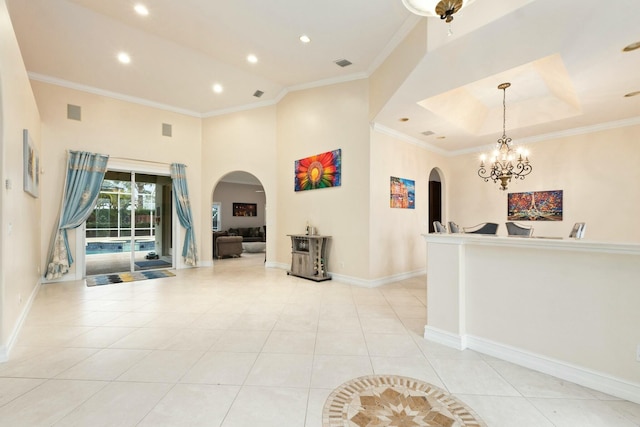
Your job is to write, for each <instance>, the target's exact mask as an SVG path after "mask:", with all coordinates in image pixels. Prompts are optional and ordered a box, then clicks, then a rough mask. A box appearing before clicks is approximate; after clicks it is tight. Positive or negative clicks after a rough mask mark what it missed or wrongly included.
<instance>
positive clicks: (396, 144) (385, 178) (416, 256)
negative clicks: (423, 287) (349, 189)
mask: <svg viewBox="0 0 640 427" xmlns="http://www.w3.org/2000/svg"><path fill="white" fill-rule="evenodd" d="M448 162H449V159H447V158H445V157H443V156H441V155H439V154H435V153H433V152H431V151H427V150H425V149H424V148H421V147H419V146H417V145H414V144H410V143H407V142H403V141H400V140H398V139H396V138H393V137H391V136H388V135H386V134H382V133H379V132H375V131H372V132H371V168H370V171H369V173H370V180H371V200H370V207H369V212H370V215H371V227H370V231H369V234H370V236H371V239H370V245H369V259H370V265H371V268H370V277H371V278H373V279H382V278H389V277H394V276H400V277H401V276H402V275H406V274H411V273H416V272H422V271H424V269H425V267H426V266H425V259H426V246H425V244H424V239H423V238H422V236H421V234H424V233H427V232H428V220H429V211H428V207H429V206H428V205H429V194H428V189H429V173H430V172H431V170H432V169H433V168H435V167H437V168H439V169H440V170H443V171H446V170H447V169H448ZM391 176H395V177H399V178H405V179H410V180H413V181H415V186H416V188H415V197H416V199H415V209H392V208H390V206H389V195H390V188H389V185H390V177H391ZM446 188H447V185H446V182H445V183H443V192H444V191H446Z"/></svg>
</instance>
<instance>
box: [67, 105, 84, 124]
mask: <svg viewBox="0 0 640 427" xmlns="http://www.w3.org/2000/svg"><path fill="white" fill-rule="evenodd" d="M67 119H69V120H77V121H82V108H80V106H79V105H71V104H67Z"/></svg>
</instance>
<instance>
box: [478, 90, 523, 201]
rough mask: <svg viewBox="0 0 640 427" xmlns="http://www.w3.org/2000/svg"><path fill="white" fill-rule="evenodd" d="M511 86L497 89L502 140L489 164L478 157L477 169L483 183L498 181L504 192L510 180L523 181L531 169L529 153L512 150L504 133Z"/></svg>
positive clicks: (509, 141) (484, 157) (509, 139)
mask: <svg viewBox="0 0 640 427" xmlns="http://www.w3.org/2000/svg"><path fill="white" fill-rule="evenodd" d="M509 86H511V83H502V84H501V85H499V86H498V89H501V90H502V91H503V93H502V138H500V139H499V140H498V143H497V144H496V149H495V150H494V151H493V154H492V156H491V162H490V163H489V164H488V165H485V164H484V161H485V160H486V156H485V155H484V154H483V155H482V156H480V169H478V176H479V177H480V178H482V179H484V182H489V180H492V181H493V182H494V183H495V182H498V180H499V181H500V189H501V190H506V189H507V185H508V184H509V182H511V178H514V179H524V177H525V176H527V175H529V174H530V173H531V170H532V169H533V168H532V167H531V165H530V164H529V157H528V156H529V153H528V152H527V151H525V150H522V149H520V148H518V150H514V149H513V147H512V143H511V138H508V137H507V132H506V130H505V129H506V117H507V104H506V96H507V88H508V87H509Z"/></svg>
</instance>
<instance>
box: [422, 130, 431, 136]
mask: <svg viewBox="0 0 640 427" xmlns="http://www.w3.org/2000/svg"><path fill="white" fill-rule="evenodd" d="M422 134H423V135H424V136H431V135H434V133H433V132H431V131H430V130H425V131H424V132H422Z"/></svg>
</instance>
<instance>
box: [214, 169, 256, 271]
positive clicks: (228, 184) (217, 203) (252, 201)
mask: <svg viewBox="0 0 640 427" xmlns="http://www.w3.org/2000/svg"><path fill="white" fill-rule="evenodd" d="M266 215H267V209H266V194H265V191H264V187H263V186H262V183H261V182H260V180H259V179H258V178H256V177H255V176H254V175H252V174H250V173H249V172H245V171H234V172H229V173H228V174H226V175H224V176H223V177H222V178H221V179H220V181H218V183H217V184H216V186H215V188H214V190H213V193H212V199H211V230H212V240H211V242H212V256H213V259H214V260H216V259H223V258H234V257H239V256H241V255H242V254H243V253H244V254H251V255H252V256H255V255H254V254H257V253H264V256H263V258H264V259H265V260H266V243H267V225H266V224H267V221H266Z"/></svg>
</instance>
